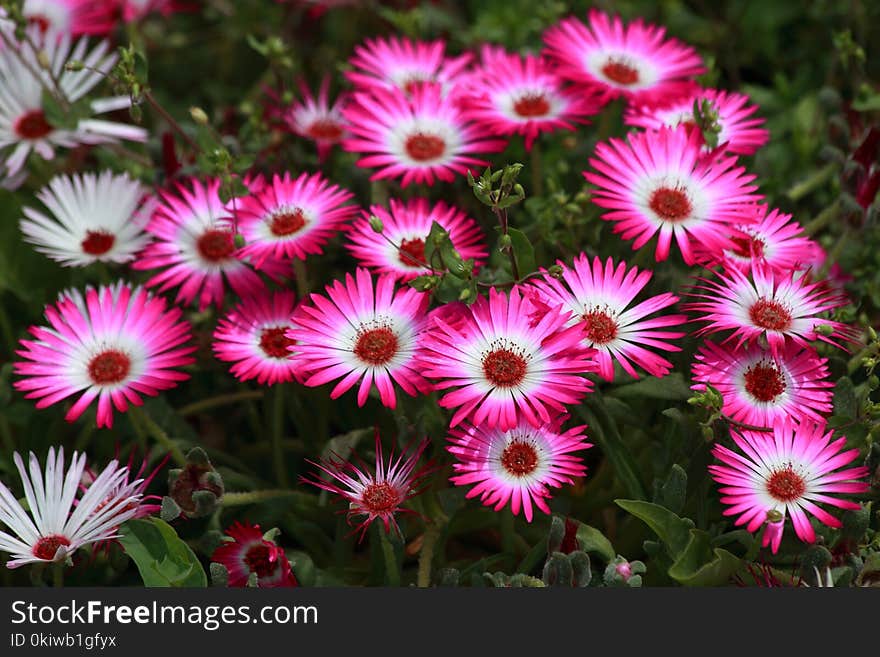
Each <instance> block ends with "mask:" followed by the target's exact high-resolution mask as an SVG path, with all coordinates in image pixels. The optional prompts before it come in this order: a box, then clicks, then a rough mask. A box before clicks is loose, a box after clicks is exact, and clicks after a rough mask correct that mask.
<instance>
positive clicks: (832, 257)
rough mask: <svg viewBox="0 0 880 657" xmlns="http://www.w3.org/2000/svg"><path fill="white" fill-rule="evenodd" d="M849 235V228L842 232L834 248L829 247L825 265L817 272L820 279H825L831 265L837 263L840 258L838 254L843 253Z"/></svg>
mask: <svg viewBox="0 0 880 657" xmlns="http://www.w3.org/2000/svg"><path fill="white" fill-rule="evenodd" d="M849 234H850V229H849V227H847V228H844V229H843V232H842V233H841V234H840V237H838V238H837V242H835V243H834V246H832V247H831V250H830V251H829V252H828V255H827V256H826V257H825V264H823V265H822V269H820V270H819V276H820V278H825V276H827V275H828V270H829V269H831V266H832V264H833V263H835V262H837V261H838V259H839V258H840V254H841V253H843V247H845V246H846V243H847V242H848V241H849Z"/></svg>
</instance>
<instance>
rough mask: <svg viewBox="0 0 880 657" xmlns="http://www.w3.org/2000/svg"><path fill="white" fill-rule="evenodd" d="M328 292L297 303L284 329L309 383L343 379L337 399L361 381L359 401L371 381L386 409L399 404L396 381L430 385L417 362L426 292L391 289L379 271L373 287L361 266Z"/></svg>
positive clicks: (412, 390) (416, 387) (422, 388)
mask: <svg viewBox="0 0 880 657" xmlns="http://www.w3.org/2000/svg"><path fill="white" fill-rule="evenodd" d="M326 292H327V296H326V297H325V296H321V295H319V294H312V295H311V296H310V299H311V302H312V303H311V305H309V304H301V305H300V306H299V308H297V310H296V312H295V313H294V316H293V325H294V326H293V328H292V329H291V330H290V331H288V332H287V336H288V337H289V338H290V339H292V340H296V342H297V344H296V346H295V348H294V352H295V359H296V362H297V363H298V364H299V366H300V367H301V368H302V371H303V378H304V382H305V384H306V385H307V386H320V385H323V384H325V383H328V382H330V381H336V380H339V379H341V381H339V383H337V384H336V387H334V388H333V391H332V392H331V393H330V397H331V398H332V399H336V398H337V397H339V396H340V395H342V394H343V393H344V392H345V391H347V390H348V389H349V388H351V387H352V386H354V385H355V383H358V382H360V384H359V386H358V395H357V402H358V405H359V406H363V405H364V404H365V403H366V401H367V395H368V394H369V392H370V389H371V388H372V387H373V385H375V386H376V389H377V390H378V391H379V399H380V400H381V402H382V404H383V405H384V406H387V407H389V408H394V407H395V406H396V405H397V396H396V394H395V390H394V386H395V384H397V386H399V387H400V388H401V389H402V390H403V391H404V392H405V393H406V394H408V395H416V394H419V393H425V392H427V391H429V390H430V388H431V386H430V385H429V384H428V382H427V381H426V380H425V379H424V377H423V376H422V373H421V372H420V371H419V366H418V365H417V364H416V351H417V350H418V349H419V342H420V340H421V339H422V332H423V331H424V328H425V325H426V322H427V320H426V317H425V316H426V313H427V310H428V304H429V303H430V297H429V296H428V295H427V294H424V293H422V292H418V291H416V290H414V289H412V288H408V287H407V288H401V289H399V290H397V291H396V292H395V290H394V276H391V275H388V274H385V275H382V276H379V278H378V280H377V281H376V283H375V289H374V285H373V279H372V278H371V277H370V273H369V272H368V271H367V270H366V269H361V268H358V270H357V272H356V273H355V276H352V275H351V274H346V275H345V283H344V284H343V283H342V282H340V281H334V282H333V283H332V284H330V285H328V286H327V287H326ZM328 297H329V298H328Z"/></svg>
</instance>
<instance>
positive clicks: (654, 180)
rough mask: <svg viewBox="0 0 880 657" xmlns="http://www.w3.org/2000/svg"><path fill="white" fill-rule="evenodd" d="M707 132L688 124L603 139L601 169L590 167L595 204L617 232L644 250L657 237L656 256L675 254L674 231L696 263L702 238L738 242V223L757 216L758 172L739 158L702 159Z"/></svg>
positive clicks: (597, 163)
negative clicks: (739, 162) (739, 164)
mask: <svg viewBox="0 0 880 657" xmlns="http://www.w3.org/2000/svg"><path fill="white" fill-rule="evenodd" d="M699 140H700V137H699V135H698V134H697V132H696V131H694V130H687V129H686V128H684V127H679V128H676V129H674V130H673V129H669V128H662V129H660V130H659V131H657V132H645V133H630V134H629V135H628V136H627V139H626V141H622V140H620V139H610V140H609V141H608V142H607V143H600V144H597V145H596V151H595V155H596V157H595V158H591V159H590V166H592V167H593V168H594V169H595V170H596V171H597V173H593V172H589V171H587V172H584V176H585V177H586V179H587V180H588V181H589V182H591V183H592V184H594V185H596V186H597V187H598V189H596V190H595V191H594V192H593V202H594V203H596V205H598V206H600V207H603V208H606V209H608V210H609V212H606V213H605V214H604V215H603V216H602V218H603V219H605V220H606V221H613V222H614V232H615V233H620V234H621V237H622V238H623V239H625V240H630V239H633V238H635V241H634V242H633V249H640V248H642V247H643V246H644V245H645V244H647V243H648V241H649V240H650V239H651V238H652V237H654V235H657V236H658V238H657V248H656V252H655V257H656V259H657V261H658V262H659V261H661V260H665V259H666V258H667V257H668V256H669V246H670V243H671V242H672V239H673V237H674V238H675V241H676V243H677V244H678V248H679V249H680V250H681V255H682V258H683V259H684V261H685V263H686V264H689V265H692V264H694V262H695V261H696V258H695V255H694V245H693V243H692V242H696V243H698V244H700V245H702V246H703V247H705V248H710V249H713V250H716V251H723V250H725V249H730V248H733V247H734V246H735V244H734V242H733V241H732V240H731V239H730V233H731V226H732V225H739V224H747V223H752V222H754V221H755V209H754V204H755V203H756V202H757V201H759V200H760V198H761V197H760V196H758V195H756V194H753V193H752V192H754V191H755V190H756V189H757V186H756V185H753V184H751V182H752V181H753V180H754V179H755V176H752V175H746V174H745V169H743V168H742V167H734V165H735V164H736V158H734V157H720V158H717V159H710V160H706V159H705V158H704V157H702V151H701V148H700V143H699Z"/></svg>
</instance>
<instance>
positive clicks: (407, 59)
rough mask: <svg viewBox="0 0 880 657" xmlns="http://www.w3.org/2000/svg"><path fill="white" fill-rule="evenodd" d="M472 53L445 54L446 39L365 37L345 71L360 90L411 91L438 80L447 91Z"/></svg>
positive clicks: (467, 63)
mask: <svg viewBox="0 0 880 657" xmlns="http://www.w3.org/2000/svg"><path fill="white" fill-rule="evenodd" d="M472 59H473V56H472V55H471V54H470V53H464V54H462V55H458V56H457V57H447V56H446V42H444V41H442V40H439V39H438V40H437V41H410V40H409V39H408V38H406V37H397V36H391V37H388V38H378V39H367V40H366V41H364V43H363V44H362V45H358V46H355V48H354V55H353V56H352V57H351V59H350V60H349V64H351V66H352V70H349V71H346V72H345V77H347V78H348V79H349V80H350V81H351V82H352V84H354V85H355V87H356V88H358V90H361V91H370V92H372V91H374V90H376V89H380V90H384V91H391V92H393V91H398V90H399V91H403V92H413V91H414V89H415V87H417V86H419V84H420V83H422V82H436V83H438V84H439V85H440V86H441V88H442V91H443V93H445V92H447V91H448V90H449V89H450V87H451V86H452V85H453V84H454V83H455V82H456V80H457V79H458V78H460V77H461V76H462V74H463V73H464V72H465V71H466V69H467V67H468V65H469V64H470V63H471V61H472Z"/></svg>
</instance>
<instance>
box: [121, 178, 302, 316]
mask: <svg viewBox="0 0 880 657" xmlns="http://www.w3.org/2000/svg"><path fill="white" fill-rule="evenodd" d="M220 184H221V181H220V180H219V179H216V178H214V179H209V180H207V181H206V182H205V183H202V182H200V181H198V180H196V179H192V180H190V186H189V187H187V186H186V185H184V184H183V183H177V186H176V190H175V193H172V192H167V191H160V192H159V195H160V202H159V204H158V206H157V208H156V210H155V212H154V214H153V218H152V220H151V221H150V223H149V225H148V226H147V230H148V231H149V232H150V233H151V234H152V235H153V236H154V237H155V238H156V240H155V241H154V242H153V243H152V244H150V245H149V246H148V247H147V248H146V249H144V252H143V254H142V256H141V257H140V258H139V259H138V260H136V261H135V262H134V263H133V264H132V267H134V268H135V269H161V270H162V271H160V272H158V273H157V274H155V275H154V276H153V277H152V278H150V280H148V281H147V286H148V287H158V288H159V291H160V292H165V291H166V290H169V289H171V288H173V287H176V286H178V285H179V286H180V289H179V290H178V291H177V298H176V302H177V303H185V304H189V303H192V302H193V301H194V300H195V299H198V301H199V310H204V309H205V308H207V307H208V306H209V305H211V304H215V305H217V306H219V305H221V304H222V303H223V293H224V284H223V281H224V278H225V279H226V281H228V283H229V285H230V286H231V287H232V289H233V290H235V292H236V293H237V294H238V295H239V296H241V297H243V298H246V297H249V296H251V295H254V294H257V293H259V292H261V291H262V290H263V289H265V285H264V283H263V281H262V280H261V279H260V277H259V276H258V275H257V274H256V273H255V272H254V271H253V270H252V269H251V267H250V265H249V264H248V263H246V262H245V261H243V260H241V259H239V258H238V257H237V254H236V246H235V225H234V222H233V220H232V218H231V217H230V216H229V212H228V211H227V210H226V208H225V207H224V205H223V202H222V201H221V200H220V196H219V195H218V192H219V190H220ZM263 269H264V270H265V271H266V272H267V273H268V274H269V275H270V276H281V275H283V274H284V273H285V272H286V270H287V268H286V267H285V266H284V264H283V263H282V262H280V261H277V260H271V261H267V262H265V263H264V264H263Z"/></svg>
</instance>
